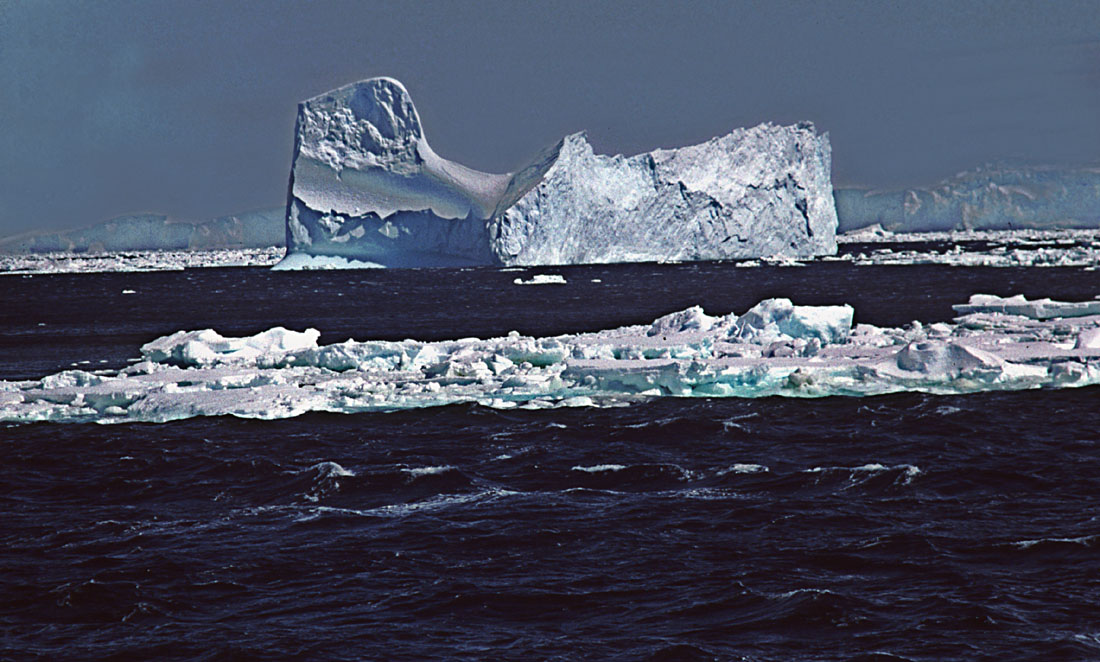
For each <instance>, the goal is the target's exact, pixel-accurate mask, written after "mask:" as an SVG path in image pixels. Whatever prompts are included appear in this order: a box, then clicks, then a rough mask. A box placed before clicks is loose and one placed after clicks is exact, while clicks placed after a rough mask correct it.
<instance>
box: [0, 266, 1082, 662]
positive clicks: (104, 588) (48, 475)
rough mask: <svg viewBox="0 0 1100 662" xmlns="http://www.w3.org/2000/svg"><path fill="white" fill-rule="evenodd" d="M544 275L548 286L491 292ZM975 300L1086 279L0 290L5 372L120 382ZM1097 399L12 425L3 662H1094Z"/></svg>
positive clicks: (710, 404)
mask: <svg viewBox="0 0 1100 662" xmlns="http://www.w3.org/2000/svg"><path fill="white" fill-rule="evenodd" d="M533 273H559V274H562V275H563V276H565V277H566V279H567V280H568V281H569V284H568V285H566V286H527V287H522V286H514V285H512V279H513V278H516V277H525V278H526V277H529V276H530V274H533ZM593 280H599V281H600V282H592V281H593ZM123 290H134V292H135V293H134V294H123V293H122V292H123ZM973 292H989V293H994V294H1004V295H1007V294H1014V293H1017V292H1023V293H1025V294H1028V295H1029V296H1051V297H1053V298H1064V299H1085V298H1092V297H1093V296H1096V295H1097V294H1100V283H1098V282H1097V276H1096V274H1095V273H1094V272H1084V271H1081V270H1074V269H1030V270H1025V269H1019V270H1012V269H959V268H950V267H853V266H851V265H848V264H836V263H833V264H817V265H812V266H809V267H802V268H769V267H764V268H757V269H740V268H734V267H731V266H729V265H720V264H698V265H680V266H657V265H627V266H606V267H570V268H561V269H539V270H529V271H527V272H499V271H493V270H470V271H458V270H426V271H406V272H398V271H390V272H338V273H325V274H317V273H312V274H310V273H305V274H278V273H270V272H267V271H264V270H257V269H221V270H200V271H189V272H184V273H157V274H104V275H73V276H48V277H45V276H35V277H33V278H20V277H0V328H2V329H3V334H0V370H2V371H3V374H2V375H0V376H2V377H3V378H6V379H11V378H18V377H30V376H41V375H42V374H45V373H47V372H52V371H55V370H59V369H63V368H66V367H68V366H69V364H70V363H78V364H79V362H80V361H90V362H91V363H90V364H86V365H85V367H92V368H94V367H98V366H100V365H106V366H114V367H119V366H121V365H124V364H125V361H126V359H127V358H130V357H133V356H136V354H137V347H138V346H139V345H140V344H141V343H143V342H146V341H148V340H150V339H152V338H153V337H155V336H157V335H161V334H164V333H169V332H172V331H175V330H178V329H196V328H203V327H208V326H210V327H214V328H216V329H217V330H219V331H220V332H222V333H226V334H234V333H253V332H255V331H259V330H262V329H266V328H269V327H271V326H275V325H280V324H281V325H285V326H288V327H292V328H304V327H307V326H314V327H316V328H319V329H321V330H322V331H323V336H322V341H324V342H332V341H336V340H342V339H344V338H347V337H355V338H357V339H360V340H362V339H367V338H371V337H384V338H403V337H416V338H447V337H459V336H469V335H480V336H488V335H499V334H503V333H505V332H507V331H508V330H510V329H513V328H514V329H518V330H520V331H523V332H526V333H535V334H540V335H544V334H547V333H556V332H562V331H569V330H582V329H594V328H600V327H604V326H611V325H617V324H623V323H638V322H644V321H648V320H651V319H652V318H654V317H656V316H657V315H659V314H662V313H666V312H669V311H671V310H675V309H677V308H683V307H686V306H688V305H692V304H695V303H701V304H702V305H703V306H704V307H705V308H706V309H707V310H708V311H709V312H712V313H720V312H728V311H742V310H744V309H746V308H747V307H748V306H750V305H752V304H753V303H755V302H756V301H758V300H759V299H762V298H766V297H768V296H788V297H790V298H792V299H794V300H795V302H796V303H804V304H812V303H839V302H849V303H852V304H853V305H854V306H855V307H856V316H857V321H866V322H873V323H877V324H903V323H906V322H908V321H909V320H912V319H921V320H922V321H925V322H929V321H936V320H941V319H948V318H950V316H951V309H950V304H951V303H957V302H960V301H964V300H965V299H966V297H967V296H968V295H969V294H971V293H973ZM40 324H42V325H43V326H40ZM100 361H105V363H102V364H101V363H100ZM1098 404H1100V391H1098V390H1097V389H1096V388H1086V389H1078V390H1061V391H1058V390H1049V391H1048V390H1044V391H1032V392H1019V393H999V394H980V395H970V396H952V397H943V396H940V397H937V396H927V395H920V394H905V395H894V396H886V397H876V398H866V399H855V398H827V399H821V400H788V399H780V398H768V399H759V400H734V399H727V400H710V399H663V400H654V401H650V402H647V403H643V404H637V405H634V406H630V407H624V408H614V409H567V410H553V411H533V412H527V411H506V412H502V411H496V410H489V409H484V408H480V407H477V406H454V407H446V408H437V409H429V410H420V411H402V412H393V413H386V414H360V415H344V416H340V415H309V416H304V417H301V418H297V419H291V420H283V421H272V422H261V421H245V420H236V419H194V420H188V421H182V422H175V423H169V424H163V425H148V424H130V425H117V426H98V425H77V424H69V425H58V424H34V425H23V426H7V427H0V499H3V503H2V510H0V512H2V513H3V515H2V517H3V519H2V520H0V521H2V523H3V526H2V527H0V633H2V636H0V658H4V659H7V658H10V659H17V660H22V659H48V660H54V659H118V660H130V659H134V660H144V659H200V660H226V659H241V660H248V659H332V660H361V659H371V660H374V659H377V660H424V659H440V660H447V659H502V660H542V659H554V660H576V659H591V660H605V659H616V660H682V659H683V660H711V659H718V660H727V659H735V660H736V659H744V660H777V661H778V660H853V659H855V660H891V659H911V660H958V659H964V660H1006V659H1029V660H1030V659H1033V660H1067V659H1081V660H1085V659H1100V407H1098V406H1097V405H1098Z"/></svg>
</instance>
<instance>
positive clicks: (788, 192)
mask: <svg viewBox="0 0 1100 662" xmlns="http://www.w3.org/2000/svg"><path fill="white" fill-rule="evenodd" d="M830 169H831V152H830V146H829V140H828V136H826V135H821V136H819V135H817V133H816V131H815V130H814V128H813V126H812V125H811V124H808V123H803V124H798V125H794V126H787V127H777V126H772V125H770V124H763V125H760V126H757V127H755V128H751V129H738V130H735V131H733V132H731V133H729V134H727V135H724V136H721V137H717V138H713V139H711V140H709V141H707V142H705V143H702V144H700V145H694V146H690V147H682V148H679V149H671V150H669V149H658V150H655V151H652V152H649V153H646V154H639V155H637V156H632V157H623V156H603V155H597V154H594V153H593V150H592V146H591V145H590V144H589V143H588V141H587V139H586V138H585V136H584V134H583V133H576V134H572V135H569V136H566V137H565V138H563V139H562V140H561V141H560V142H559V143H558V144H557V145H555V146H553V147H551V148H549V149H547V150H544V151H543V152H542V153H540V154H538V155H537V156H536V157H535V158H534V159H533V160H532V161H531V163H530V164H529V165H528V166H527V167H525V168H522V169H520V170H518V171H517V172H515V173H508V174H502V175H495V174H489V173H483V172H478V171H475V170H471V169H469V168H466V167H465V166H462V165H460V164H458V163H454V162H452V161H448V160H446V159H443V158H441V157H440V156H438V155H437V154H436V153H435V152H434V151H432V149H431V147H430V146H429V145H428V141H427V139H426V137H425V135H424V130H423V127H422V126H421V124H420V118H419V115H418V114H417V111H416V108H415V107H414V106H413V103H412V99H411V98H410V97H409V94H408V92H407V91H406V90H405V88H404V87H403V86H402V85H401V83H399V82H398V81H396V80H393V79H390V78H373V79H370V80H365V81H360V82H358V83H353V84H351V85H347V86H345V87H342V88H340V89H337V90H333V91H331V92H328V93H325V94H322V95H319V96H317V97H314V98H312V99H309V100H307V101H305V102H303V103H302V104H300V105H299V108H298V119H297V124H296V129H295V147H294V157H293V165H292V169H291V176H290V187H289V195H288V200H287V211H286V227H287V240H288V249H289V254H290V258H288V261H287V262H286V263H285V264H284V267H286V268H294V267H298V266H306V267H308V266H310V265H312V264H314V263H312V262H309V261H297V262H295V261H293V260H292V259H291V258H293V257H294V256H295V255H297V254H306V255H310V256H331V257H340V258H346V259H348V260H354V261H358V262H368V263H373V264H379V265H383V266H388V267H432V266H470V265H517V264H519V265H545V264H579V263H608V262H644V261H668V260H707V259H733V258H745V257H754V256H760V255H786V256H799V257H804V256H810V255H820V254H831V253H834V252H835V251H836V242H835V239H834V235H835V230H836V225H837V218H836V210H835V207H834V203H833V196H832V184H831V180H830ZM326 264H327V265H328V266H339V265H340V264H341V263H339V262H335V261H329V262H326Z"/></svg>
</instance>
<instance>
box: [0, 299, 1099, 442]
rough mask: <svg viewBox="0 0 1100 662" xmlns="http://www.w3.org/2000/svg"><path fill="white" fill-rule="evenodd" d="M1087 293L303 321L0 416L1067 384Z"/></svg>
mask: <svg viewBox="0 0 1100 662" xmlns="http://www.w3.org/2000/svg"><path fill="white" fill-rule="evenodd" d="M1094 304H1095V302H1084V303H1080V304H1074V303H1060V302H1051V301H1047V300H1044V301H1034V302H1027V301H1026V300H1024V299H1022V298H1018V297H1013V298H1007V299H999V298H997V297H991V296H987V295H975V297H973V298H972V299H971V301H970V303H969V304H966V306H967V307H965V308H962V310H963V311H965V312H967V314H964V315H962V316H961V317H958V318H956V319H955V320H954V322H952V323H942V322H941V323H936V324H931V325H927V326H925V325H922V324H920V323H919V322H914V323H913V324H911V325H909V326H906V327H904V328H880V327H875V326H870V325H866V324H856V325H855V326H853V325H852V321H853V313H854V311H853V310H852V308H851V307H850V306H795V305H792V304H791V302H790V301H789V300H786V299H768V300H765V301H762V302H760V303H759V304H757V305H756V306H754V307H753V308H751V309H750V310H748V311H746V312H744V313H743V314H741V315H740V316H738V315H734V314H728V315H722V316H711V315H708V314H706V313H705V312H704V311H703V310H702V309H701V308H699V307H693V308H688V309H686V310H683V311H679V312H675V313H671V314H669V315H665V316H663V317H660V318H659V319H657V320H655V321H654V322H653V323H652V324H650V325H642V326H631V327H623V328H617V329H611V330H606V331H599V332H594V333H583V334H576V335H563V336H557V337H548V338H534V337H527V336H523V335H520V334H519V333H516V332H512V333H511V334H509V335H507V336H504V337H499V338H490V339H478V338H464V339H459V340H452V341H443V342H419V341H415V340H405V341H400V342H392V341H363V342H357V341H354V340H349V341H346V342H343V343H338V344H331V345H318V342H317V341H318V337H319V333H318V332H317V331H316V330H312V329H309V330H305V331H291V330H287V329H284V328H274V329H270V330H268V331H265V332H263V333H259V334H256V335H254V336H250V337H246V338H226V337H223V336H221V335H220V334H218V333H216V332H215V331H213V330H209V329H207V330H202V331H180V332H177V333H175V334H172V335H169V336H165V337H162V338H159V339H157V340H154V341H152V342H150V343H148V344H146V345H145V346H143V347H142V348H141V355H142V356H141V360H140V361H139V362H137V363H135V364H133V365H131V366H130V367H128V368H125V369H123V370H121V371H101V372H86V371H81V370H67V371H64V372H60V373H57V374H54V375H50V376H47V377H45V378H42V379H39V380H31V381H6V382H0V420H4V421H15V422H29V421H38V420H52V421H97V422H124V421H150V422H158V421H170V420H176V419H182V418H189V417H193V416H216V415H233V416H240V417H245V418H264V419H271V418H285V417H292V416H296V415H299V414H303V413H305V412H309V411H327V412H362V411H380V410H381V411H385V410H396V409H407V408H417V407H431V406H439V405H447V404H453V403H462V402H477V403H480V404H482V405H485V406H489V407H495V408H511V407H522V408H528V409H540V408H549V407H585V406H615V405H621V404H624V403H628V402H631V401H635V400H638V399H640V398H648V397H659V396H679V397H762V396H773V395H778V396H791V397H823V396H831V395H847V396H867V395H877V394H884V393H892V392H899V391H921V392H927V393H937V394H958V393H971V392H977V391H991V390H1016V389H1032V388H1041V387H1048V388H1049V387H1077V386H1086V385H1092V384H1098V383H1100V311H1095V310H1094V308H1093V306H1094ZM1009 313H1011V314H1009ZM1052 314H1064V315H1066V316H1065V317H1060V318H1050V315H1052ZM1069 315H1073V316H1069Z"/></svg>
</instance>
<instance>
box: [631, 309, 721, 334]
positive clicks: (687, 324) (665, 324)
mask: <svg viewBox="0 0 1100 662" xmlns="http://www.w3.org/2000/svg"><path fill="white" fill-rule="evenodd" d="M715 319H716V318H714V317H711V316H710V315H707V314H706V313H704V312H703V309H702V308H701V307H699V306H692V307H691V308H688V309H687V310H681V311H679V312H675V313H669V314H668V315H665V316H664V317H659V318H657V319H656V320H655V321H654V322H653V324H652V325H651V326H650V327H649V331H646V335H647V336H659V335H667V334H671V333H683V332H684V331H709V330H710V328H711V327H712V326H714V322H715Z"/></svg>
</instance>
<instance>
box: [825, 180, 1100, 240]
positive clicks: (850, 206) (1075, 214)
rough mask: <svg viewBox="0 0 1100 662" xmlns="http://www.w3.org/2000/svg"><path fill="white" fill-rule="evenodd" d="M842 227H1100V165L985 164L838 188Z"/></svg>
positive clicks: (895, 229) (922, 229) (926, 229)
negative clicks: (913, 180)
mask: <svg viewBox="0 0 1100 662" xmlns="http://www.w3.org/2000/svg"><path fill="white" fill-rule="evenodd" d="M836 209H837V214H838V215H839V217H840V230H841V231H842V232H846V231H849V230H856V229H859V228H864V227H867V226H870V225H874V224H876V223H877V224H880V225H882V227H883V228H884V229H886V230H889V231H893V232H940V231H945V230H971V229H982V230H1014V229H1024V228H1027V229H1050V228H1090V227H1092V228H1094V227H1100V168H1081V169H1070V168H1055V167H1009V166H991V165H989V166H984V167H982V168H978V169H975V170H972V171H968V172H963V173H959V174H957V175H955V176H954V177H951V178H949V179H946V180H944V181H942V182H940V183H939V184H938V185H936V186H934V187H929V188H912V189H904V190H894V191H866V190H860V189H838V190H837V191H836Z"/></svg>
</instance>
